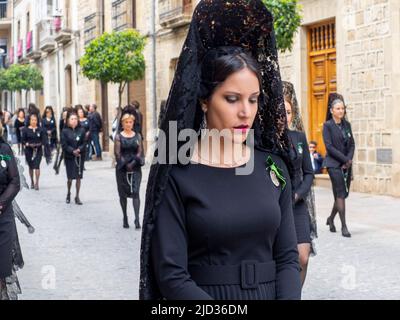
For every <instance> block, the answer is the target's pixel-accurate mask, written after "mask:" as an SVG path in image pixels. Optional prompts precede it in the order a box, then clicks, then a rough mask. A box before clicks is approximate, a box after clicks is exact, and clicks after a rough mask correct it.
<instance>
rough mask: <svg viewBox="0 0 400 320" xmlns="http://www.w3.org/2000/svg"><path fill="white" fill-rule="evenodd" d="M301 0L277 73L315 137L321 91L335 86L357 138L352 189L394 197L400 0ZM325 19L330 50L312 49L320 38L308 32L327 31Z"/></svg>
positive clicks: (399, 126)
mask: <svg viewBox="0 0 400 320" xmlns="http://www.w3.org/2000/svg"><path fill="white" fill-rule="evenodd" d="M299 2H300V3H301V5H302V7H303V21H302V26H301V28H300V30H299V33H298V34H297V36H296V39H295V45H294V48H293V50H292V52H291V53H287V54H282V55H281V56H280V67H281V73H282V78H283V79H285V80H288V81H291V82H293V83H294V85H295V87H296V91H297V94H298V99H299V103H300V105H301V109H302V114H303V119H304V121H305V123H306V127H307V128H308V136H309V139H314V140H318V137H320V136H321V134H322V133H321V131H320V130H321V122H322V118H324V114H323V113H325V112H326V104H327V101H326V99H327V93H329V90H330V89H333V91H335V90H337V92H339V93H341V94H343V95H344V97H345V100H346V104H347V107H348V110H347V111H348V118H349V120H350V121H351V123H352V128H353V132H354V136H355V141H356V154H355V159H354V161H355V165H354V184H353V188H354V190H357V191H361V192H369V193H378V194H387V195H394V196H400V143H399V141H400V140H399V138H400V135H399V133H400V109H399V108H398V107H397V105H396V101H398V100H399V98H400V81H399V80H400V68H399V64H400V60H399V58H398V56H399V49H400V41H399V39H400V2H399V1H397V0H332V1H324V0H300V1H299ZM327 25H331V26H332V25H333V26H334V27H335V30H334V34H335V38H336V39H335V42H336V45H335V48H334V49H335V50H334V51H335V55H334V56H333V55H332V53H330V54H329V52H328V53H324V52H322V54H321V55H319V54H318V52H316V53H315V52H313V48H312V44H311V42H312V41H314V42H315V40H317V47H318V40H321V42H322V41H323V40H326V39H324V38H323V37H322V38H321V37H319V38H320V39H318V37H314V39H312V38H311V37H312V36H313V32H315V30H317V33H319V34H324V33H325V34H326V32H327V30H329V27H328V28H326V26H327ZM325 28H326V29H325ZM328 40H329V36H328ZM319 46H320V47H323V45H321V43H320V44H319ZM314 49H315V48H314ZM317 49H318V48H317ZM328 49H330V50H331V49H332V48H328ZM314 51H315V50H314ZM317 51H318V50H317ZM324 68H325V70H323V69H324ZM330 68H331V69H332V70H329V69H330ZM334 69H336V70H334ZM324 90H325V92H324ZM316 97H317V98H316ZM318 97H321V99H320V100H321V102H320V103H319V102H318V101H317V100H318V99H319V98H318ZM319 104H320V105H319ZM318 113H321V114H318ZM315 120H318V121H317V122H316V121H315Z"/></svg>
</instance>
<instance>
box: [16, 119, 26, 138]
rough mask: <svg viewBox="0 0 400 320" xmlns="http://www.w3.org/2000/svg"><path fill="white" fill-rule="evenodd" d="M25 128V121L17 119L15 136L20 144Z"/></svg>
mask: <svg viewBox="0 0 400 320" xmlns="http://www.w3.org/2000/svg"><path fill="white" fill-rule="evenodd" d="M24 127H25V120H24V121H20V120H19V119H18V118H17V119H15V122H14V128H15V134H16V136H17V142H18V143H21V137H22V130H23V129H24Z"/></svg>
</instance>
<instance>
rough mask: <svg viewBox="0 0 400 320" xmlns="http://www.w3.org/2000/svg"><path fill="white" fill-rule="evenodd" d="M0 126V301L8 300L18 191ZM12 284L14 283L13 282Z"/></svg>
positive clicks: (15, 170)
mask: <svg viewBox="0 0 400 320" xmlns="http://www.w3.org/2000/svg"><path fill="white" fill-rule="evenodd" d="M2 136H3V125H2V124H0V300H9V299H11V298H12V297H11V296H10V295H11V293H12V292H10V288H11V285H12V286H14V285H15V283H12V282H11V281H10V282H11V283H8V282H9V281H8V279H10V277H11V276H12V275H13V265H14V262H15V261H14V260H13V247H14V244H15V241H16V237H17V233H16V232H17V231H16V226H15V218H14V211H13V206H12V202H13V200H14V198H15V197H16V195H17V194H18V192H19V191H20V178H19V173H18V167H17V163H16V161H15V158H14V154H13V152H12V150H11V148H10V146H9V145H8V144H7V143H6V142H5V141H4V140H3V138H2ZM13 282H14V281H13Z"/></svg>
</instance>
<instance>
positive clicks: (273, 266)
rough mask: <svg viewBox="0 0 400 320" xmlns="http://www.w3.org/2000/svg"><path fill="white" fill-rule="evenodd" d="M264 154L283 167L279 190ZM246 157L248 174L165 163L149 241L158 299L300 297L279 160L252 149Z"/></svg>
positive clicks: (294, 245)
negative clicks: (165, 181)
mask: <svg viewBox="0 0 400 320" xmlns="http://www.w3.org/2000/svg"><path fill="white" fill-rule="evenodd" d="M268 156H271V157H272V158H273V160H274V161H275V163H276V164H277V166H278V167H280V168H282V170H283V173H284V176H285V179H286V181H287V186H286V187H285V188H284V189H283V190H282V186H281V185H278V186H276V185H275V184H274V183H273V181H272V179H271V176H270V171H269V169H267V166H266V159H267V157H268ZM252 159H254V170H253V172H252V174H250V175H235V172H236V171H235V168H217V167H210V166H206V165H203V164H193V163H191V164H189V165H186V166H180V165H176V166H174V167H173V168H172V170H171V173H170V177H169V181H168V184H167V187H166V190H165V194H164V196H163V200H162V202H161V203H160V206H159V208H158V213H157V218H156V221H155V229H154V231H153V232H154V233H153V236H152V243H151V252H152V259H151V260H152V261H153V262H152V264H153V268H154V272H155V276H156V280H157V283H158V286H159V288H160V291H161V294H162V295H163V297H165V298H166V299H168V300H182V299H183V300H186V299H188V300H194V299H200V300H206V299H217V300H230V299H234V300H247V299H254V300H266V299H300V298H301V284H300V271H299V262H298V251H297V241H296V233H295V228H294V222H293V210H292V192H291V187H290V178H289V175H288V172H287V169H286V166H285V164H284V162H283V161H282V160H281V159H280V158H279V157H276V156H274V155H271V154H268V153H267V152H263V151H259V150H256V151H255V154H254V158H252ZM254 274H257V276H256V278H258V280H259V281H256V280H255V279H254Z"/></svg>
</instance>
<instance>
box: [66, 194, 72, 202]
mask: <svg viewBox="0 0 400 320" xmlns="http://www.w3.org/2000/svg"><path fill="white" fill-rule="evenodd" d="M65 202H66V203H71V194H70V193H68V194H67V199H65Z"/></svg>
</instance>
